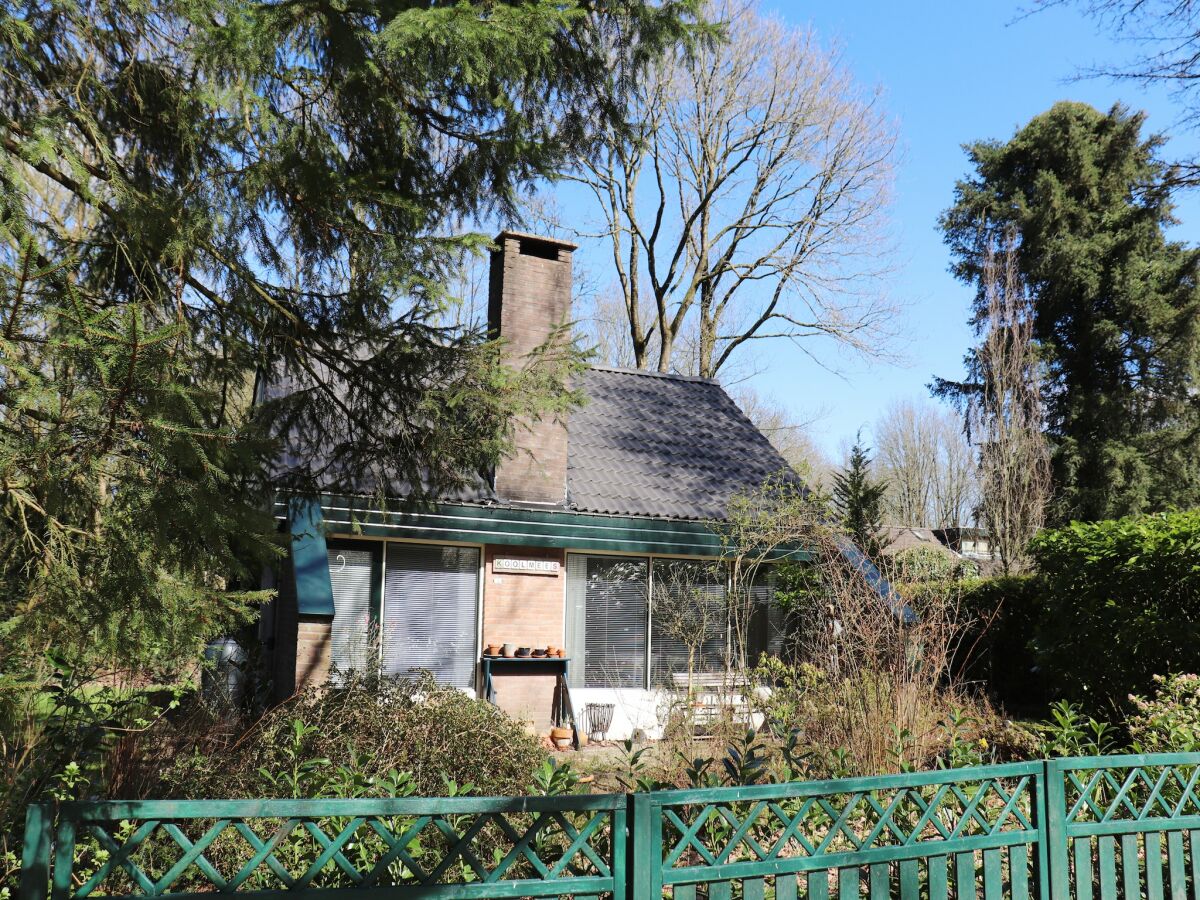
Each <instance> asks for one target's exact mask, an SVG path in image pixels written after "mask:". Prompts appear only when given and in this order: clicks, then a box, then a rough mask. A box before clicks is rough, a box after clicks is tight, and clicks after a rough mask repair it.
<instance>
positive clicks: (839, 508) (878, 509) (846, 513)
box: [833, 441, 887, 559]
mask: <svg viewBox="0 0 1200 900" xmlns="http://www.w3.org/2000/svg"><path fill="white" fill-rule="evenodd" d="M886 494H887V482H885V481H875V480H873V479H872V478H871V457H870V454H869V452H868V450H867V449H866V448H865V447H863V446H862V442H861V441H855V443H854V446H853V447H852V448H851V449H850V459H849V460H848V461H847V463H846V466H845V468H843V469H842V470H841V471H840V472H834V473H833V508H834V511H835V512H836V513H837V516H838V519H839V520H840V522H841V525H842V527H843V528H844V529H845V530H846V533H847V534H849V535H850V537H851V538H853V539H854V543H855V544H857V545H858V547H859V549H861V550H862V551H863V552H864V553H866V554H867V556H869V557H871V558H872V559H877V558H878V557H879V553H880V550H881V549H882V547H881V546H880V542H879V533H880V531H881V530H882V528H883V500H884V496H885V495H886Z"/></svg>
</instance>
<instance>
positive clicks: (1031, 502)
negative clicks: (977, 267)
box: [934, 232, 1052, 573]
mask: <svg viewBox="0 0 1200 900" xmlns="http://www.w3.org/2000/svg"><path fill="white" fill-rule="evenodd" d="M1016 241H1017V238H1016V235H1015V234H1013V233H1011V232H1010V233H1008V234H1006V235H1005V236H1004V237H1003V238H1001V239H1000V240H999V242H998V244H997V245H996V246H993V247H991V248H989V249H988V252H987V255H986V257H985V259H984V264H983V267H982V271H981V272H980V275H979V277H980V279H981V280H982V286H983V291H984V297H985V300H986V309H985V312H984V314H983V315H982V316H980V317H979V318H978V319H977V321H976V323H975V329H976V332H977V334H978V335H979V338H980V340H979V344H978V346H976V347H975V348H974V349H973V350H971V352H970V353H969V354H968V356H967V378H968V380H967V381H966V382H962V383H956V382H948V381H944V380H941V379H939V380H937V381H936V382H935V384H934V393H935V394H937V395H939V396H942V397H946V398H947V399H950V400H952V401H955V402H956V403H958V405H959V407H960V409H962V411H963V413H964V414H965V415H966V417H967V427H968V434H969V436H970V437H971V440H972V442H973V443H974V444H975V445H976V446H977V448H978V457H979V482H980V509H981V511H982V513H983V519H984V522H985V523H986V525H987V527H988V529H989V530H990V532H991V539H992V546H993V547H995V548H996V551H997V553H998V554H999V556H1000V562H1001V566H1002V567H1003V569H1004V571H1005V572H1006V573H1012V572H1019V571H1021V570H1022V569H1024V568H1025V567H1026V565H1027V564H1028V559H1027V556H1026V553H1027V548H1028V545H1029V541H1030V539H1031V538H1032V537H1033V536H1034V534H1036V533H1037V531H1038V530H1039V529H1040V528H1041V527H1042V525H1043V524H1044V522H1045V518H1046V506H1047V504H1048V503H1049V501H1050V491H1051V487H1052V482H1051V472H1050V450H1049V447H1048V445H1047V443H1046V437H1045V434H1044V428H1043V426H1044V415H1045V413H1044V407H1043V404H1042V389H1041V385H1042V367H1041V362H1040V360H1039V357H1038V352H1037V346H1036V344H1035V343H1034V339H1033V311H1032V308H1031V304H1030V302H1029V295H1028V293H1027V292H1026V290H1025V285H1024V283H1023V281H1022V278H1021V275H1020V272H1019V270H1018V268H1017V259H1016Z"/></svg>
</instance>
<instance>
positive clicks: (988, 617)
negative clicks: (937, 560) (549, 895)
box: [959, 575, 1050, 712]
mask: <svg viewBox="0 0 1200 900" xmlns="http://www.w3.org/2000/svg"><path fill="white" fill-rule="evenodd" d="M1042 610H1043V600H1042V584H1041V581H1040V579H1038V578H1037V577H1036V576H1031V575H1000V576H996V577H995V578H980V579H974V580H971V581H967V582H964V583H963V594H962V612H963V615H964V616H965V617H966V618H967V619H968V620H969V621H970V624H969V625H968V628H967V633H966V635H965V636H964V638H963V641H962V643H961V645H960V647H959V660H960V667H959V673H960V674H961V675H962V677H963V678H965V679H967V680H968V681H979V682H983V683H984V684H985V685H986V686H987V691H988V693H989V694H990V695H991V696H992V697H993V698H994V699H995V700H996V701H997V702H998V703H1000V704H1001V705H1002V706H1003V707H1004V708H1005V709H1007V710H1009V711H1010V712H1015V711H1022V712H1024V711H1031V710H1035V709H1036V710H1040V709H1043V708H1045V706H1046V704H1047V703H1048V702H1049V700H1050V697H1048V696H1047V695H1046V693H1045V685H1044V683H1043V680H1042V678H1041V674H1040V672H1039V671H1038V666H1037V659H1036V658H1035V656H1034V653H1033V647H1032V645H1031V639H1032V637H1033V635H1034V632H1035V631H1036V629H1037V627H1038V623H1039V622H1040V620H1041V616H1042Z"/></svg>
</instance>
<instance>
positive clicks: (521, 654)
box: [517, 647, 533, 659]
mask: <svg viewBox="0 0 1200 900" xmlns="http://www.w3.org/2000/svg"><path fill="white" fill-rule="evenodd" d="M532 652H533V651H532V650H531V649H530V648H529V647H518V648H517V658H518V659H525V658H526V657H528V656H529V654H530V653H532Z"/></svg>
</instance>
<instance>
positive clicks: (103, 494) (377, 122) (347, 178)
mask: <svg viewBox="0 0 1200 900" xmlns="http://www.w3.org/2000/svg"><path fill="white" fill-rule="evenodd" d="M691 10H692V4H691V2H690V0H679V2H676V0H667V2H664V3H654V4H650V3H647V2H643V0H615V2H609V3H604V4H601V5H599V6H595V5H592V4H591V3H588V2H584V0H512V2H505V0H498V2H487V3H484V2H458V3H451V4H443V3H433V2H392V0H361V2H354V3H327V2H323V0H293V2H288V3H282V4H280V3H266V2H251V0H145V2H142V0H87V2H78V3H74V2H72V3H61V2H58V0H29V2H27V3H22V4H19V5H14V4H5V5H3V6H0V485H2V487H0V560H2V562H0V687H3V681H4V675H5V672H6V671H10V672H12V671H18V669H19V663H20V660H16V661H14V660H12V659H9V660H8V661H7V662H6V655H7V654H9V653H17V654H18V655H21V656H22V659H24V660H26V661H28V660H29V659H31V658H36V657H37V654H40V653H43V652H45V651H47V650H49V649H51V648H53V649H54V650H55V652H57V653H59V654H60V655H62V656H65V657H72V656H80V655H86V654H92V655H96V654H100V655H102V656H104V655H108V656H110V657H111V658H112V659H113V661H114V663H115V662H117V661H118V660H119V662H120V663H121V664H122V665H130V666H139V665H149V664H151V663H153V662H155V661H158V660H161V661H169V660H171V659H172V658H177V654H178V653H180V652H185V651H187V650H189V649H194V648H195V646H196V645H197V644H198V642H200V641H203V640H204V639H205V638H207V637H210V636H212V635H214V634H218V633H220V632H221V631H222V630H223V629H225V628H227V627H229V626H230V624H231V623H233V622H235V621H237V620H239V619H242V618H244V617H245V615H246V610H247V609H248V607H249V603H250V602H251V601H254V600H256V599H258V595H257V594H254V593H242V594H239V593H237V592H234V591H231V590H230V588H231V587H233V586H236V584H237V583H238V582H239V580H240V579H242V576H249V578H247V579H245V580H247V581H248V580H250V578H253V577H256V576H257V574H258V572H259V570H260V565H261V562H262V561H263V560H264V559H267V558H270V557H271V556H272V555H273V553H274V552H276V541H275V539H274V537H273V533H274V523H273V522H272V521H271V519H270V517H269V515H268V514H267V513H266V512H265V510H266V509H268V508H269V500H270V495H269V493H268V490H269V488H270V487H271V486H273V485H275V484H278V483H280V481H281V480H282V481H284V482H285V483H287V484H288V485H290V486H291V487H293V488H295V489H297V490H301V491H312V490H315V489H316V488H318V487H321V488H323V489H326V490H331V491H335V492H336V491H337V490H338V489H339V487H341V486H342V484H343V479H342V476H343V475H344V474H347V473H348V474H351V475H357V474H359V473H362V472H364V471H369V472H371V473H372V474H373V475H375V476H376V480H377V482H378V484H379V485H380V490H381V491H382V490H384V489H386V488H387V487H390V486H397V485H406V486H409V487H412V486H414V485H419V484H422V483H427V484H430V485H431V486H432V488H433V489H434V490H437V489H439V488H440V487H442V486H447V485H452V484H453V483H455V482H456V481H458V480H459V479H461V478H462V477H463V476H464V473H469V472H473V471H479V470H482V469H486V468H488V467H490V466H491V465H492V464H494V463H495V461H496V460H497V458H498V457H499V456H500V455H501V454H502V453H503V452H504V451H505V450H506V449H507V447H508V446H509V429H510V427H511V423H512V422H513V421H514V419H517V418H519V417H521V416H526V415H538V414H551V413H556V412H559V411H561V410H563V409H564V408H566V407H567V406H568V405H569V404H571V403H572V402H574V400H575V397H574V395H573V394H572V393H571V392H570V391H568V390H567V388H566V387H565V386H564V385H565V383H566V382H565V376H566V375H567V374H568V373H569V372H570V371H571V369H572V368H573V367H574V366H575V365H576V364H577V361H578V356H577V354H575V353H573V352H569V351H568V352H557V351H556V352H550V351H547V352H545V353H543V354H542V355H541V357H540V358H539V359H537V360H535V361H534V363H533V364H531V365H530V366H529V367H527V368H525V369H523V370H522V371H520V372H513V371H510V370H509V369H508V368H506V367H505V366H503V365H502V364H501V354H500V352H499V348H498V346H497V345H496V344H495V343H494V342H489V341H487V340H486V339H485V336H484V335H481V334H478V333H472V332H469V331H464V330H459V329H454V328H446V327H442V326H440V325H439V323H440V322H442V321H444V318H445V317H444V316H442V313H444V312H445V309H446V307H447V305H448V304H450V303H452V302H453V298H451V297H449V296H447V294H446V290H445V287H444V285H445V283H446V281H447V274H448V273H449V272H450V271H451V270H452V269H453V267H454V266H455V264H456V262H457V261H458V260H459V259H460V258H461V257H462V255H463V254H464V253H469V252H475V251H479V250H481V249H482V248H483V247H484V246H485V245H486V239H485V237H484V236H482V235H477V234H460V235H456V234H455V233H454V230H453V229H454V228H455V227H457V226H455V225H454V223H456V222H461V221H471V220H473V219H474V218H475V217H477V216H479V215H483V214H488V213H497V214H499V215H500V216H502V217H504V216H511V215H512V214H513V212H514V206H515V200H516V198H517V197H518V195H519V193H520V192H521V191H522V190H523V189H525V188H527V187H528V186H529V185H531V184H532V183H533V182H534V181H535V180H537V179H540V178H543V177H552V176H553V175H554V174H555V172H556V171H557V170H558V169H559V167H560V166H561V165H562V162H563V160H564V159H566V158H568V157H570V158H576V157H577V156H578V155H579V154H580V153H584V154H586V153H587V152H588V151H589V148H590V145H591V141H592V138H593V135H594V133H595V132H596V130H597V129H601V128H603V129H607V128H609V126H610V125H612V124H613V123H614V121H615V123H616V125H617V126H619V125H620V121H619V120H620V117H621V114H622V110H623V109H624V97H625V93H626V91H627V90H628V88H629V86H630V84H632V83H634V82H636V80H637V78H638V75H639V72H640V70H641V68H642V67H643V66H644V65H646V64H649V63H650V62H652V61H653V60H654V59H655V58H656V57H658V56H659V55H661V53H662V52H663V51H664V50H665V49H666V48H667V47H669V46H672V45H674V44H675V43H676V42H678V41H679V40H681V39H686V38H687V37H688V35H689V34H690V33H691V31H692V30H693V28H694V26H693V25H691V24H689V22H690V21H691V17H692V14H691ZM263 371H270V372H271V373H272V374H273V375H274V376H277V377H278V376H282V377H284V378H287V379H289V380H290V383H291V384H293V385H295V386H302V389H299V390H296V391H294V392H293V393H292V394H291V396H289V397H288V398H286V399H279V400H275V401H273V402H264V403H260V404H258V405H256V406H253V407H252V405H251V403H250V398H251V396H252V391H253V388H254V384H255V377H256V373H260V372H263ZM329 374H332V375H334V376H336V377H335V378H326V377H323V376H325V375H329ZM289 434H292V435H295V434H302V435H304V437H305V439H306V440H305V441H304V442H303V444H302V445H300V446H297V447H295V448H292V449H294V450H298V451H303V450H304V449H305V448H309V449H311V450H315V451H316V452H315V453H311V454H309V455H305V454H304V453H303V452H299V453H289V454H287V455H286V456H281V455H280V454H279V452H278V451H279V448H280V446H281V442H282V439H283V438H284V437H286V436H287V435H289ZM277 462H278V463H279V464H280V465H282V466H283V467H282V468H279V467H278V466H277V465H276V463H277Z"/></svg>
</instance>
